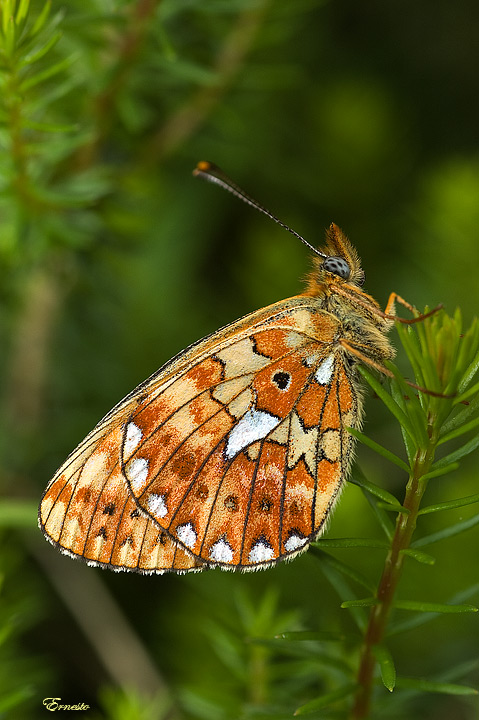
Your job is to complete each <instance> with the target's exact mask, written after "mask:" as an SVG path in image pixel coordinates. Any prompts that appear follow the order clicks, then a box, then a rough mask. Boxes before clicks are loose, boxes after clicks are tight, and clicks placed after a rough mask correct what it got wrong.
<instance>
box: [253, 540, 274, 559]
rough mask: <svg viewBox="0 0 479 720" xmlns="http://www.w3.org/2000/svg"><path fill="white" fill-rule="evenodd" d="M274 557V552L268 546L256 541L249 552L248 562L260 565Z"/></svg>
mask: <svg viewBox="0 0 479 720" xmlns="http://www.w3.org/2000/svg"><path fill="white" fill-rule="evenodd" d="M273 555H274V550H273V548H272V547H270V546H269V545H266V543H264V542H263V541H262V540H258V542H257V543H255V544H254V545H253V547H252V548H251V552H250V554H249V555H248V560H249V561H250V562H252V563H260V562H266V561H268V560H271V558H272V557H273Z"/></svg>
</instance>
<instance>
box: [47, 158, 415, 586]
mask: <svg viewBox="0 0 479 720" xmlns="http://www.w3.org/2000/svg"><path fill="white" fill-rule="evenodd" d="M194 174H195V175H197V176H199V177H203V178H204V179H206V180H208V181H210V182H214V183H217V184H219V185H220V186H222V187H224V188H226V189H227V190H229V191H230V192H232V193H233V194H234V195H237V196H238V197H240V198H241V199H242V200H244V201H245V202H247V203H248V204H250V205H252V206H253V207H255V208H256V209H258V210H260V211H261V212H263V213H264V214H266V215H268V216H269V217H270V218H272V219H273V220H275V221H276V222H278V223H279V224H280V225H281V226H283V227H285V228H286V229H287V230H288V231H289V232H291V233H292V234H293V235H295V236H296V237H297V238H299V239H300V240H301V241H302V242H303V243H305V244H306V245H307V246H308V247H309V248H310V249H311V250H312V251H313V253H314V269H313V271H312V272H311V274H310V276H309V279H308V282H307V286H306V289H305V292H304V293H303V294H301V295H298V296H296V297H292V298H289V299H286V300H281V301H279V302H277V303H274V304H273V305H270V306H268V307H266V308H263V309H261V310H258V311H256V312H253V313H252V314H250V315H247V316H245V317H243V318H242V319H240V320H237V321H236V322H234V323H233V324H231V325H228V326H226V327H224V328H222V329H220V330H218V331H216V332H214V333H213V334H211V335H209V336H208V337H206V338H204V339H203V340H200V341H199V342H197V343H195V344H193V345H191V346H190V347H188V348H187V349H186V350H184V351H183V352H181V353H179V355H177V356H176V357H174V358H173V359H172V360H170V361H169V362H167V363H166V364H165V365H164V366H163V367H162V368H160V369H159V370H158V371H157V372H156V373H154V374H153V375H152V376H151V377H150V378H149V379H148V380H146V381H145V382H143V383H142V384H141V385H139V386H138V387H137V388H136V389H135V390H133V391H132V392H131V393H130V394H129V395H127V397H126V398H125V399H124V400H122V401H121V402H120V403H119V404H118V405H116V406H115V407H114V408H113V409H112V410H111V411H110V412H109V413H108V414H107V415H106V416H105V417H104V418H103V420H101V421H100V423H99V424H98V425H97V426H96V427H95V428H94V429H93V431H92V432H91V433H90V434H89V435H88V436H87V437H86V438H85V439H84V440H83V442H82V443H80V445H79V446H78V447H77V448H76V450H74V452H73V453H72V454H71V455H70V456H69V457H68V458H67V460H66V461H65V463H64V464H63V465H62V466H61V467H60V469H59V470H58V471H57V473H56V474H55V476H54V477H53V479H52V480H51V482H50V484H49V485H48V487H47V489H46V490H45V493H44V495H43V497H42V500H41V503H40V509H39V524H40V527H41V529H42V530H43V532H44V534H45V536H46V537H47V539H48V540H50V541H51V542H52V543H53V544H54V545H56V546H57V547H59V549H60V550H61V551H62V552H64V553H66V554H68V555H71V556H73V557H81V558H83V559H84V560H86V561H87V562H88V563H89V564H92V565H100V566H103V567H109V568H110V569H113V570H132V571H138V572H144V573H162V572H167V571H173V572H178V573H182V572H189V571H200V570H203V569H205V568H209V567H220V568H222V569H226V570H258V569H263V568H267V567H270V566H272V565H274V564H275V563H277V562H278V561H280V560H285V559H291V558H293V557H295V556H296V555H298V554H299V553H301V552H303V551H305V550H306V549H307V548H308V546H309V544H310V543H311V542H312V541H313V540H315V539H316V538H317V537H318V536H319V535H320V534H321V533H322V532H323V530H324V528H325V523H326V521H327V519H328V518H329V517H330V514H331V511H332V508H333V506H334V504H335V502H336V501H337V499H338V497H339V494H340V492H341V489H342V488H343V487H344V484H345V482H346V479H347V477H348V473H349V470H350V467H351V462H352V459H353V449H354V438H353V436H352V434H351V433H350V432H349V431H348V428H355V429H360V427H361V420H362V407H363V401H362V389H361V383H360V380H359V378H358V374H357V365H358V363H364V364H366V365H368V366H370V367H372V368H375V369H377V370H379V371H381V372H383V373H385V374H389V373H388V371H387V369H386V368H385V367H384V364H383V363H384V361H385V360H389V359H391V358H392V357H393V356H394V349H393V347H392V346H391V344H390V342H389V340H388V337H387V333H388V331H389V330H390V328H391V326H392V325H393V322H394V317H395V313H394V307H395V302H396V301H397V302H400V303H402V304H403V305H405V306H406V307H408V308H409V309H410V310H413V308H412V306H410V305H409V303H407V302H406V301H404V300H403V299H402V298H401V297H400V296H398V295H397V294H396V293H392V294H391V296H390V298H389V301H388V303H387V306H386V309H385V311H384V312H383V311H382V310H381V309H380V307H379V304H378V303H377V302H376V300H374V299H373V298H372V297H371V296H370V295H368V294H366V293H365V292H364V291H363V290H362V285H363V282H364V273H363V271H362V269H361V266H360V261H359V258H358V255H357V253H356V251H355V249H354V248H353V246H352V245H351V243H350V242H349V240H348V239H347V238H346V237H345V235H344V234H343V233H342V231H341V230H340V229H339V228H338V227H337V226H336V225H335V224H331V226H330V227H329V229H328V230H327V232H326V242H325V245H324V247H323V248H322V249H320V250H318V249H316V248H314V247H313V246H312V245H310V244H309V243H308V242H307V241H306V240H305V239H304V238H302V237H301V236H300V235H298V234H297V233H296V232H294V231H293V230H291V229H290V228H289V227H288V226H287V225H285V224H284V223H282V222H281V221H280V220H278V218H276V217H275V216H274V215H273V214H272V213H270V212H269V211H268V210H266V209H265V208H264V207H262V206H261V205H259V204H258V203H257V202H256V201H255V200H253V199H252V198H251V197H250V196H249V195H247V194H246V193H245V192H244V191H243V190H241V188H239V187H238V186H237V185H235V184H234V183H233V182H232V181H231V180H230V179H229V178H228V177H227V176H226V175H224V173H222V171H221V170H220V169H219V168H217V167H216V166H215V165H213V164H212V163H207V162H202V163H199V164H198V166H197V168H196V170H195V172H194ZM422 317H423V316H422ZM416 319H417V318H416ZM409 322H411V321H409Z"/></svg>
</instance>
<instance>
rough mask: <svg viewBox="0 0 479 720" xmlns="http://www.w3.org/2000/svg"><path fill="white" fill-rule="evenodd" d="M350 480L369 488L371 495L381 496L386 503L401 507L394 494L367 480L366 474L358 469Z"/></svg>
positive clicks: (365, 488)
mask: <svg viewBox="0 0 479 720" xmlns="http://www.w3.org/2000/svg"><path fill="white" fill-rule="evenodd" d="M349 482H351V483H353V484H354V485H358V486H359V487H361V488H363V489H364V490H367V491H368V493H371V495H375V496H376V497H378V498H380V500H383V501H384V502H385V503H387V505H393V506H394V507H401V506H400V504H399V503H398V500H397V498H395V497H394V495H392V494H391V493H390V492H388V491H387V490H384V488H381V487H379V486H378V485H375V484H374V483H372V482H370V481H369V480H367V479H366V478H365V477H364V475H362V474H361V475H360V474H359V473H358V472H357V469H356V470H355V471H354V475H353V476H352V477H350V478H349Z"/></svg>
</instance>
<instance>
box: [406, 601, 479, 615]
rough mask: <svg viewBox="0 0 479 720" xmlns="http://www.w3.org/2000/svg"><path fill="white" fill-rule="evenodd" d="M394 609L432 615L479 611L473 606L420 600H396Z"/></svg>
mask: <svg viewBox="0 0 479 720" xmlns="http://www.w3.org/2000/svg"><path fill="white" fill-rule="evenodd" d="M394 607H395V608H397V609H398V610H413V611H415V612H433V613H466V612H477V611H478V610H479V608H477V607H475V606H474V605H446V604H445V603H431V602H422V601H421V600H397V601H396V602H395V603H394Z"/></svg>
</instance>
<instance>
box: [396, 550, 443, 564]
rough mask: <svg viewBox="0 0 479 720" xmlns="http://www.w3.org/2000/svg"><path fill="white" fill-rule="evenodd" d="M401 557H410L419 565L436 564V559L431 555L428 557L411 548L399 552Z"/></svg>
mask: <svg viewBox="0 0 479 720" xmlns="http://www.w3.org/2000/svg"><path fill="white" fill-rule="evenodd" d="M400 552H401V555H407V557H411V558H413V559H414V560H416V561H417V562H419V563H422V564H423V565H434V563H435V562H436V558H433V557H432V555H428V554H427V553H425V552H421V551H420V550H414V549H413V548H406V549H404V550H401V551H400Z"/></svg>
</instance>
